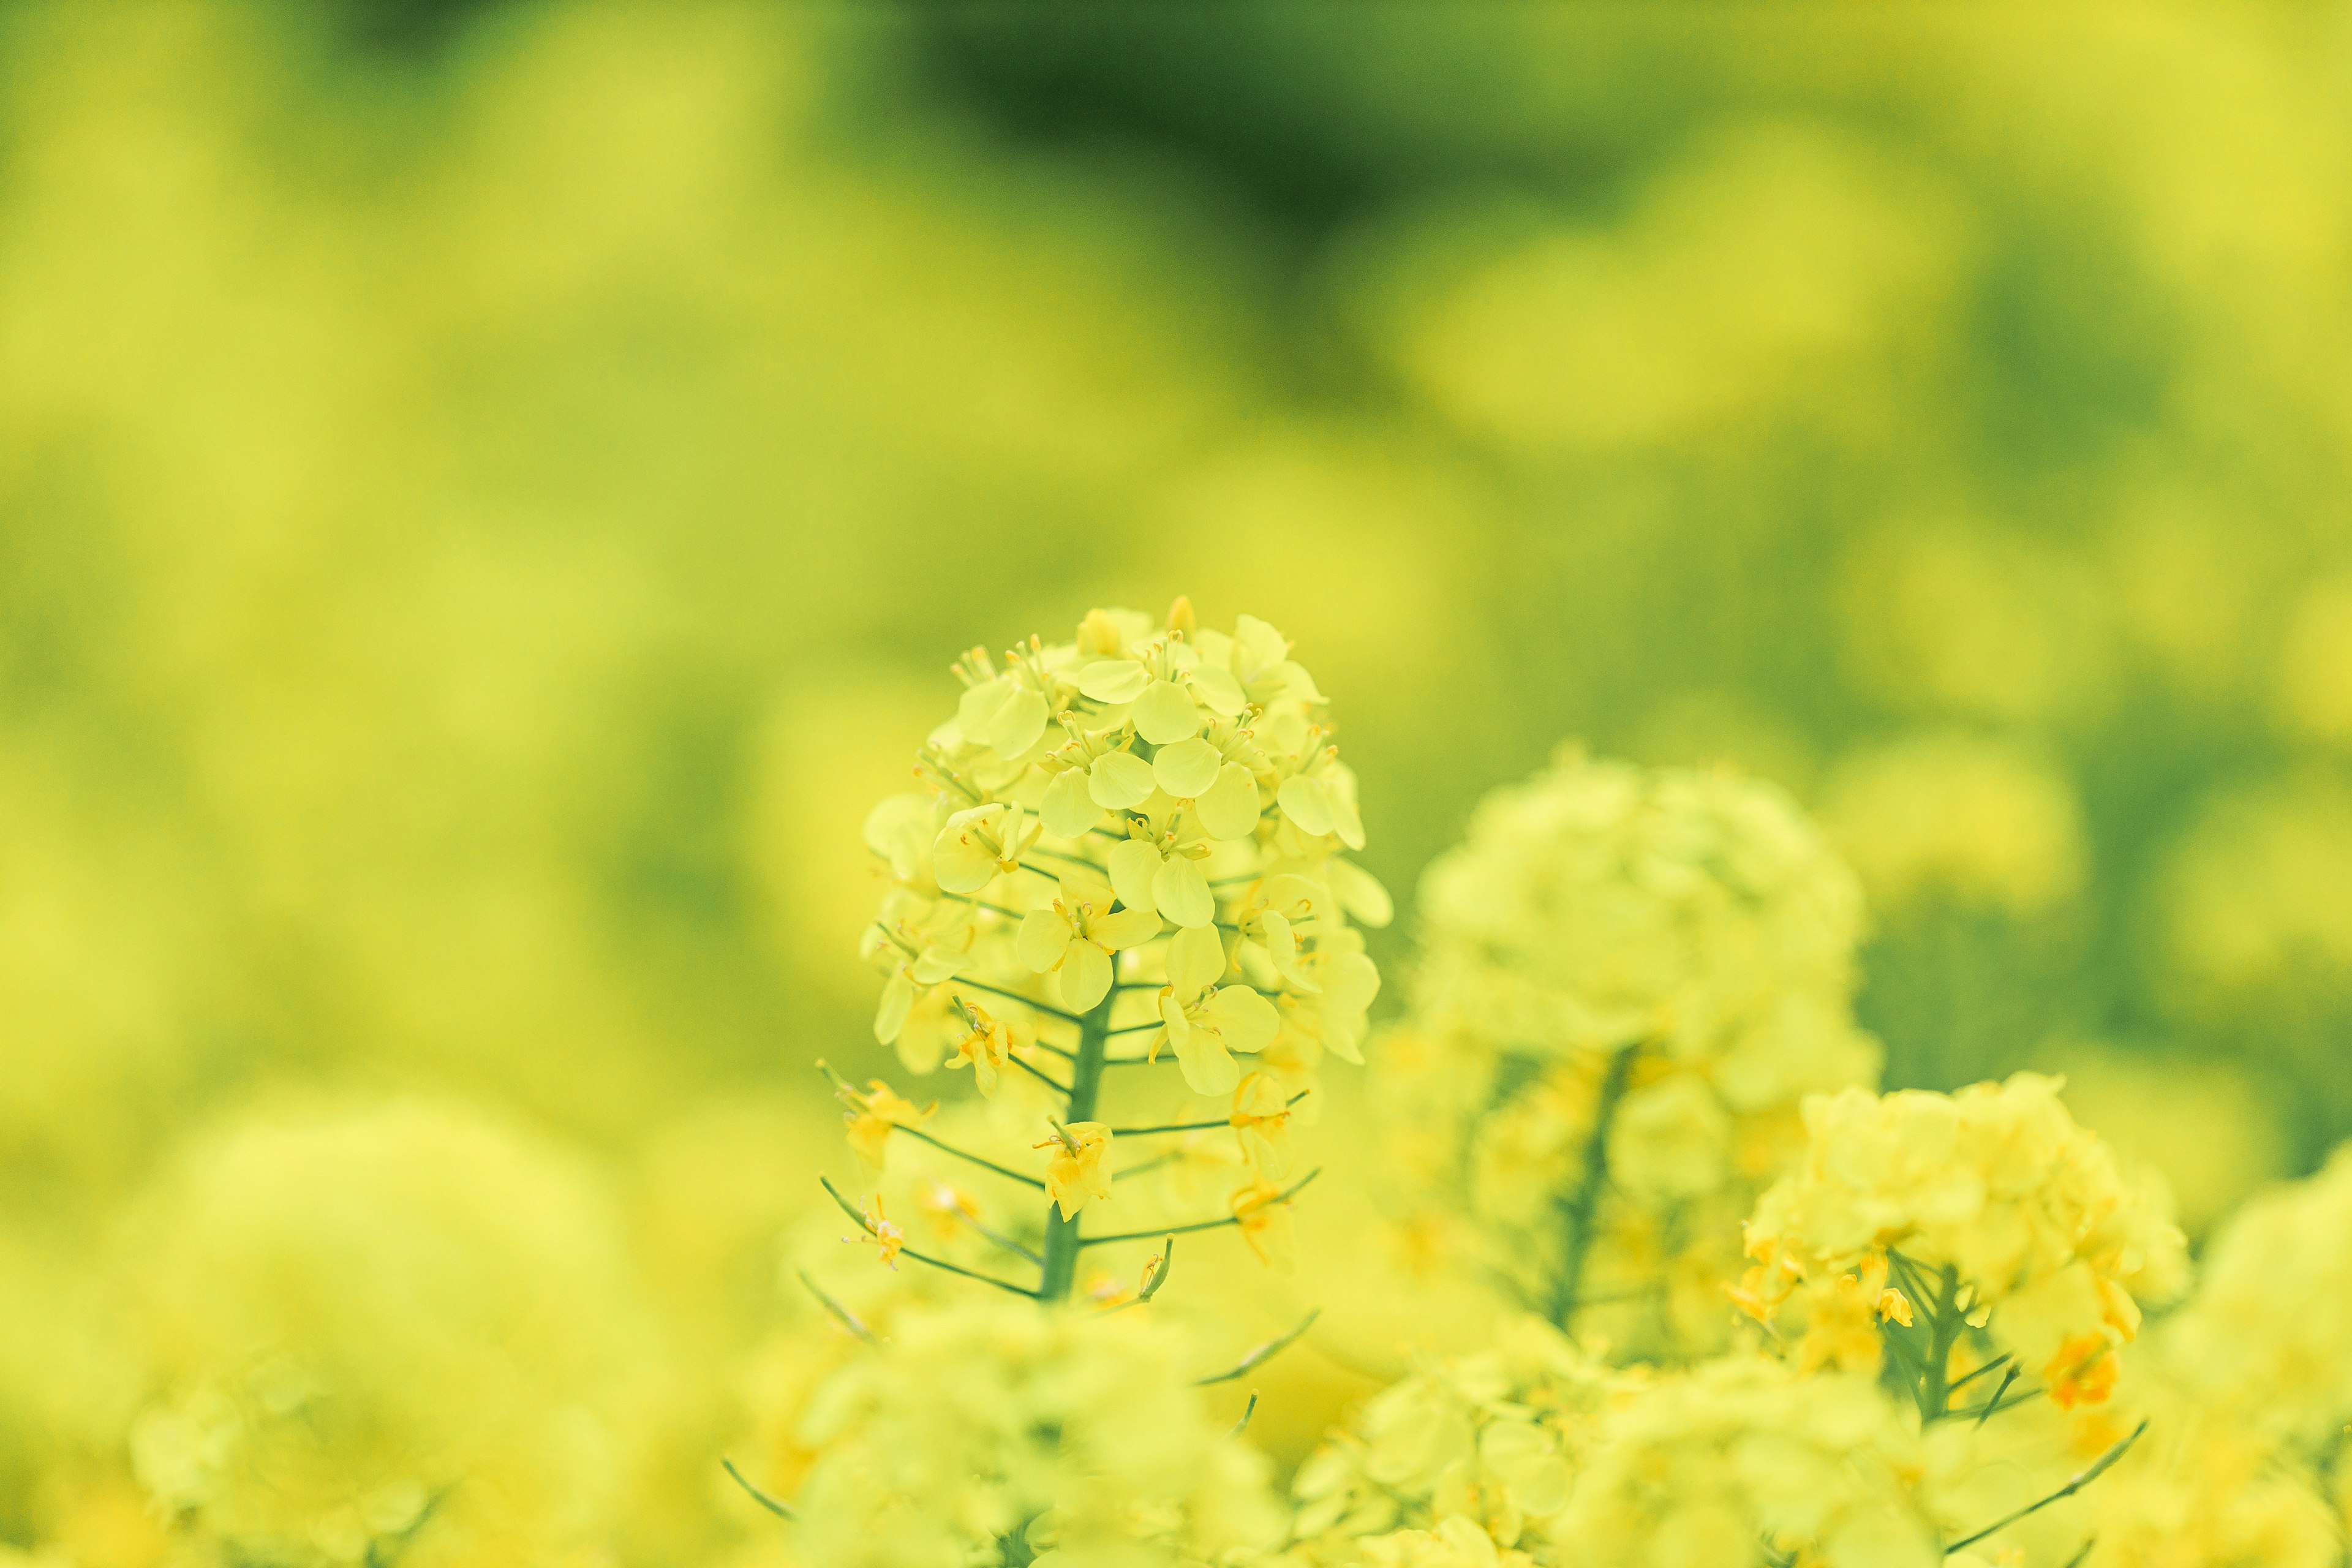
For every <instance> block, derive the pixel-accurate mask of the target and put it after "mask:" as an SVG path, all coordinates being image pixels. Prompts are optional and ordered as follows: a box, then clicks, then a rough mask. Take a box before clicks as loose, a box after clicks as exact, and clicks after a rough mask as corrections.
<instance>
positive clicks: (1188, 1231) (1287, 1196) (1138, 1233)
mask: <svg viewBox="0 0 2352 1568" xmlns="http://www.w3.org/2000/svg"><path fill="white" fill-rule="evenodd" d="M1322 1173H1323V1171H1322V1168H1321V1167H1320V1166H1318V1167H1317V1168H1316V1169H1314V1170H1312V1171H1309V1172H1307V1173H1306V1174H1305V1175H1303V1176H1301V1177H1299V1178H1298V1180H1297V1181H1296V1182H1293V1183H1292V1184H1290V1185H1289V1186H1288V1187H1286V1188H1285V1189H1284V1190H1283V1191H1281V1192H1280V1193H1277V1194H1275V1196H1274V1197H1273V1198H1271V1199H1270V1200H1268V1201H1269V1202H1271V1203H1277V1204H1283V1203H1288V1202H1289V1201H1290V1200H1291V1198H1292V1197H1293V1196H1294V1195H1296V1194H1297V1192H1298V1190H1299V1189H1300V1188H1301V1187H1304V1186H1305V1185H1306V1184H1307V1183H1309V1182H1311V1181H1313V1180H1314V1179H1315V1178H1316V1177H1318V1176H1319V1175H1321V1174H1322ZM1241 1222H1242V1216H1241V1215H1226V1216H1225V1217H1224V1218H1223V1219H1204V1220H1197V1221H1195V1222H1193V1223H1192V1224H1191V1225H1178V1226H1160V1228H1159V1229H1157V1230H1127V1231H1121V1232H1119V1233H1118V1235H1117V1236H1089V1237H1086V1238H1085V1239H1083V1240H1081V1241H1080V1242H1079V1243H1078V1245H1079V1246H1080V1247H1108V1246H1109V1245H1110V1244H1111V1243H1112V1242H1115V1241H1149V1240H1150V1239H1151V1238H1152V1237H1155V1236H1190V1235H1192V1232H1194V1231H1196V1230H1221V1229H1223V1227H1224V1226H1229V1225H1239V1224H1241Z"/></svg>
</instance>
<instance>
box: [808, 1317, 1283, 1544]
mask: <svg viewBox="0 0 2352 1568" xmlns="http://www.w3.org/2000/svg"><path fill="white" fill-rule="evenodd" d="M1191 1354H1192V1347H1191V1346H1190V1345H1188V1344H1187V1343H1186V1342H1185V1340H1184V1338H1183V1336H1181V1334H1179V1333H1176V1332H1175V1331H1171V1330H1170V1329H1168V1328H1166V1327H1165V1326H1163V1325H1160V1324H1159V1323H1156V1322H1154V1321H1152V1320H1151V1319H1150V1317H1149V1316H1147V1315H1145V1314H1143V1313H1136V1312H1129V1313H1116V1314H1113V1315H1111V1316H1109V1317H1107V1318H1105V1317H1099V1316H1097V1315H1096V1314H1093V1313H1083V1314H1082V1313H1080V1312H1077V1311H1074V1310H1070V1309H1066V1308H1065V1309H1050V1310H1045V1309H1040V1308H1038V1307H1036V1306H1034V1305H1032V1304H1030V1303H1027V1302H1017V1301H1003V1302H999V1301H996V1300H988V1301H975V1300H969V1299H967V1300H962V1301H960V1302H958V1303H957V1304H956V1305H954V1306H953V1307H951V1308H949V1309H945V1310H929V1311H919V1312H914V1313H908V1314H905V1315H902V1316H901V1317H899V1318H898V1320H897V1321H895V1322H894V1323H893V1324H892V1325H891V1337H890V1342H889V1344H888V1345H887V1347H886V1348H884V1349H881V1350H878V1351H874V1352H868V1353H866V1354H863V1355H859V1356H856V1357H853V1358H852V1359H851V1360H849V1362H848V1363H846V1364H845V1366H844V1367H843V1369H842V1370H841V1371H840V1372H839V1373H836V1374H835V1376H834V1377H832V1378H831V1379H830V1380H829V1381H827V1382H826V1383H825V1384H824V1385H823V1387H822V1388H821V1389H819V1390H818V1391H817V1392H816V1394H815V1395H814V1398H813V1399H812V1400H811V1402H810V1404H809V1405H808V1407H807V1409H806V1411H805V1412H804V1414H803V1416H802V1420H801V1425H800V1428H799V1436H800V1439H801V1440H802V1441H803V1442H804V1443H805V1444H806V1445H807V1446H808V1447H810V1448H811V1449H813V1450H814V1452H815V1454H816V1456H817V1457H816V1458H815V1460H814V1464H813V1465H812V1466H811V1468H810V1470H809V1472H808V1475H807V1478H806V1479H805V1481H804V1482H803V1485H802V1487H801V1488H800V1489H799V1491H798V1494H797V1506H798V1509H799V1510H800V1512H801V1515H802V1523H801V1525H800V1527H799V1531H798V1534H799V1538H800V1539H799V1541H798V1542H797V1546H798V1550H799V1551H800V1552H801V1553H802V1554H803V1557H804V1559H805V1560H806V1561H808V1562H811V1563H841V1564H844V1565H871V1568H964V1565H966V1564H971V1563H1028V1562H1031V1561H1033V1560H1035V1561H1042V1562H1045V1563H1053V1564H1066V1565H1067V1568H1111V1565H1114V1564H1117V1565H1126V1564H1137V1565H1141V1564H1147V1563H1171V1564H1173V1563H1223V1562H1226V1561H1228V1560H1230V1557H1231V1555H1232V1554H1233V1553H1234V1552H1237V1551H1239V1550H1241V1549H1244V1548H1254V1547H1259V1546H1263V1545H1264V1544H1265V1543H1266V1542H1268V1541H1269V1540H1271V1539H1272V1538H1274V1537H1275V1536H1276V1535H1277V1534H1278V1533H1279V1532H1280V1530H1281V1526H1282V1512H1281V1510H1280V1509H1279V1507H1278V1506H1277V1505H1276V1502H1275V1500H1274V1496H1273V1493H1272V1492H1271V1491H1270V1490H1269V1489H1268V1488H1267V1485H1266V1474H1265V1472H1266V1464H1265V1459H1264V1458H1263V1457H1262V1456H1260V1455H1259V1454H1258V1453H1257V1452H1256V1450H1255V1449H1253V1448H1250V1447H1245V1446H1244V1445H1243V1444H1242V1443H1240V1442H1238V1441H1235V1440H1234V1438H1233V1437H1231V1436H1229V1435H1228V1433H1227V1431H1226V1430H1225V1427H1224V1426H1221V1425H1219V1424H1216V1423H1213V1422H1212V1421H1211V1419H1210V1418H1209V1416H1208V1415H1207V1412H1206V1411H1205V1409H1204V1408H1203V1405H1202V1399H1201V1396H1200V1394H1199V1393H1198V1392H1197V1391H1196V1390H1195V1389H1194V1388H1193V1387H1192V1376H1193V1369H1192V1361H1191ZM1228 1425H1229V1424H1228Z"/></svg>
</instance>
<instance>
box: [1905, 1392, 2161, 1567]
mask: <svg viewBox="0 0 2352 1568" xmlns="http://www.w3.org/2000/svg"><path fill="white" fill-rule="evenodd" d="M2146 1431H2147V1422H2145V1421H2143V1422H2141V1423H2140V1424H2139V1425H2138V1426H2135V1427H2133V1428H2132V1429H2131V1432H2130V1435H2129V1436H2126V1437H2124V1438H2122V1439H2121V1440H2120V1441H2118V1442H2117V1443H2116V1446H2115V1447H2112V1448H2109V1449H2108V1450H2107V1451H2106V1452H2105V1453H2104V1454H2101V1455H2100V1456H2099V1457H2098V1458H2095V1459H2094V1460H2092V1461H2091V1468H2088V1469H2086V1470H2084V1472H2083V1473H2082V1474H2080V1475H2078V1476H2076V1477H2075V1478H2074V1479H2073V1480H2071V1481H2068V1482H2067V1483H2066V1484H2065V1485H2064V1486H2063V1487H2060V1488H2059V1489H2057V1490H2056V1491H2054V1492H2052V1493H2051V1494H2050V1495H2049V1496H2047V1497H2045V1498H2042V1499H2041V1500H2038V1501H2034V1502H2030V1503H2027V1504H2026V1505H2025V1506H2024V1507H2023V1508H2021V1509H2019V1510H2017V1511H2016V1512H2015V1513H2012V1514H2011V1515H2009V1516H2008V1517H2007V1518H2004V1519H1997V1520H1995V1521H1993V1522H1992V1523H1990V1524H1988V1525H1986V1526H1985V1527H1984V1528H1983V1529H1982V1530H1979V1531H1977V1532H1976V1533H1975V1534H1974V1535H1970V1536H1965V1537H1963V1538H1962V1539H1960V1540H1958V1541H1955V1542H1952V1543H1951V1544H1950V1545H1949V1546H1947V1547H1945V1548H1944V1555H1945V1556H1947V1557H1949V1556H1950V1555H1951V1554H1952V1553H1953V1552H1962V1551H1966V1550H1967V1549H1968V1548H1969V1547H1971V1546H1974V1545H1975V1544H1976V1543H1977V1542H1979V1541H1982V1540H1983V1539H1984V1538H1985V1537H1987V1536H1989V1535H1998V1534H2000V1532H2001V1531H2004V1530H2007V1529H2008V1528H2009V1527H2010V1526H2011V1525H2012V1524H2015V1523H2016V1522H2017V1521H2019V1520H2021V1519H2023V1518H2025V1517H2026V1516H2027V1515H2028V1514H2034V1513H2039V1512H2041V1511H2042V1510H2043V1509H2045V1508H2048V1507H2049V1506H2050V1505H2051V1504H2052V1503H2053V1502H2057V1501H2059V1500H2062V1499H2064V1498H2070V1497H2073V1496H2074V1494H2075V1493H2076V1492H2078V1491H2081V1490H2082V1489H2084V1487H2087V1486H2089V1485H2090V1484H2091V1483H2092V1482H2093V1481H2095V1480H2097V1479H2099V1478H2100V1477H2101V1476H2104V1475H2105V1474H2106V1473H2107V1471H2108V1469H2109V1468H2111V1467H2113V1466H2114V1464H2115V1462H2116V1460H2118V1459H2120V1458H2123V1457H2124V1456H2125V1455H2126V1454H2127V1453H2129V1452H2130V1451H2131V1446H2132V1445H2133V1444H2134V1443H2137V1442H2138V1441H2139V1439H2140V1434H2142V1433H2144V1432H2146Z"/></svg>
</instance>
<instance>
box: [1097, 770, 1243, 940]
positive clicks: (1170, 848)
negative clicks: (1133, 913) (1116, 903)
mask: <svg viewBox="0 0 2352 1568" xmlns="http://www.w3.org/2000/svg"><path fill="white" fill-rule="evenodd" d="M1194 816H1195V814H1193V813H1191V812H1187V811H1185V810H1183V809H1182V808H1181V807H1180V806H1179V805H1177V803H1176V802H1175V801H1173V800H1171V799H1170V798H1169V797H1168V796H1166V795H1159V794H1155V795H1153V796H1152V798H1151V799H1150V801H1149V802H1148V803H1146V805H1145V806H1144V809H1143V814H1142V815H1140V816H1129V818H1128V819H1127V832H1128V837H1127V838H1126V840H1125V841H1124V842H1122V843H1119V844H1116V845H1113V846H1112V847H1111V851H1110V854H1109V855H1108V857H1107V860H1108V867H1109V871H1110V885H1111V886H1112V887H1114V888H1117V889H1118V896H1119V899H1120V900H1122V901H1123V902H1125V903H1127V904H1129V905H1132V906H1133V907H1134V908H1136V909H1139V910H1159V911H1160V913H1161V914H1163V915H1166V916H1167V917H1168V918H1169V919H1170V920H1171V921H1175V922H1176V923H1177V924H1178V925H1180V926H1205V925H1208V924H1210V923H1212V922H1213V921H1215V920H1216V918H1217V900H1216V896H1215V895H1214V894H1213V893H1212V892H1211V891H1210V890H1209V874H1208V872H1207V871H1206V870H1205V869H1204V868H1202V862H1203V861H1204V860H1206V859H1207V858H1208V857H1209V843H1208V840H1207V839H1205V838H1203V837H1202V836H1201V832H1200V827H1199V824H1198V823H1197V822H1196V821H1195V819H1194Z"/></svg>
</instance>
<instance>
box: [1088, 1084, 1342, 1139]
mask: <svg viewBox="0 0 2352 1568" xmlns="http://www.w3.org/2000/svg"><path fill="white" fill-rule="evenodd" d="M1306 1098H1307V1090H1305V1089H1300V1090H1299V1091H1298V1092H1297V1094H1294V1095H1292V1096H1291V1097H1290V1098H1289V1099H1288V1100H1284V1101H1283V1102H1282V1108H1283V1109H1284V1110H1289V1109H1290V1108H1291V1107H1292V1106H1294V1105H1296V1104H1297V1103H1298V1102H1299V1101H1300V1100H1305V1099H1306ZM1233 1124H1234V1123H1233V1119H1232V1118H1231V1117H1229V1116H1221V1117H1218V1118H1217V1119H1216V1120H1215V1121H1169V1122H1163V1123H1162V1124H1160V1126H1158V1127H1114V1128H1112V1129H1111V1136H1112V1137H1114V1138H1149V1137H1151V1136H1153V1135H1154V1134H1156V1133H1160V1132H1207V1131H1213V1130H1214V1129H1216V1128H1219V1127H1231V1126H1232V1125H1233Z"/></svg>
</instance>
